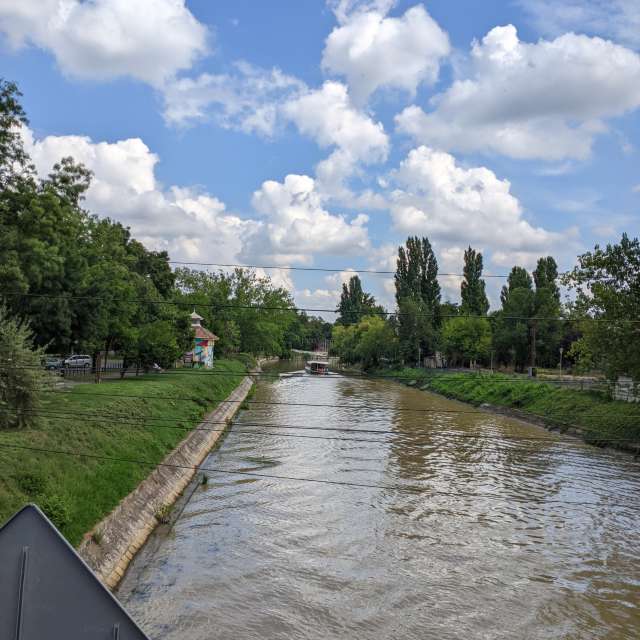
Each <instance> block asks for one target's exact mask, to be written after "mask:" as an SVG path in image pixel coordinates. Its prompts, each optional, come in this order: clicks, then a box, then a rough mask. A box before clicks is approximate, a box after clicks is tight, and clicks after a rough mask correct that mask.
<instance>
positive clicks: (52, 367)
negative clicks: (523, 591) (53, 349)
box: [42, 356, 62, 371]
mask: <svg viewBox="0 0 640 640" xmlns="http://www.w3.org/2000/svg"><path fill="white" fill-rule="evenodd" d="M42 366H43V367H44V368H45V369H46V370H47V371H59V370H60V369H62V358H58V357H57V356H45V357H44V358H43V359H42Z"/></svg>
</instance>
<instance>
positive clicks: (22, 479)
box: [16, 471, 47, 497]
mask: <svg viewBox="0 0 640 640" xmlns="http://www.w3.org/2000/svg"><path fill="white" fill-rule="evenodd" d="M16 483H17V485H18V487H20V490H21V491H23V492H24V493H26V494H27V495H28V496H31V497H36V496H39V495H41V494H43V493H44V492H45V490H46V488H47V480H46V478H45V477H44V476H42V475H40V474H39V473H33V472H30V471H24V472H22V473H20V474H19V475H18V476H17V478H16Z"/></svg>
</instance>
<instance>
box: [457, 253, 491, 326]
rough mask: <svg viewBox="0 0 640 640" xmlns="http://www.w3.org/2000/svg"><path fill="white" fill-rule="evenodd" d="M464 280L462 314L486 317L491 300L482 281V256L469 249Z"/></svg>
mask: <svg viewBox="0 0 640 640" xmlns="http://www.w3.org/2000/svg"><path fill="white" fill-rule="evenodd" d="M463 275H464V280H463V281H462V284H461V285H460V295H461V298H462V305H461V306H462V313H464V314H467V315H472V316H484V315H486V314H487V311H489V300H488V299H487V294H486V292H485V283H484V280H482V277H481V276H482V254H481V253H480V252H476V251H475V249H472V248H471V247H469V248H468V249H467V250H466V251H465V252H464V268H463Z"/></svg>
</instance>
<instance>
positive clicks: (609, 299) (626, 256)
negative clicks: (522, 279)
mask: <svg viewBox="0 0 640 640" xmlns="http://www.w3.org/2000/svg"><path fill="white" fill-rule="evenodd" d="M564 283H565V284H566V285H567V286H569V287H571V288H572V289H574V290H575V291H576V302H575V311H576V314H577V315H578V316H581V317H582V318H583V321H582V323H581V324H582V326H581V329H582V332H583V335H582V337H581V338H580V339H579V340H578V345H576V346H575V347H573V350H574V352H575V353H576V354H577V355H578V356H579V357H580V359H581V360H582V361H583V363H585V360H588V361H589V362H588V364H590V365H595V366H597V367H599V368H601V369H602V370H603V371H604V372H605V374H606V375H607V377H608V378H609V379H611V380H616V379H617V378H618V376H620V375H629V376H631V377H632V378H634V379H635V380H636V381H638V380H640V324H638V322H637V320H638V318H640V242H639V241H638V238H634V239H633V240H631V239H629V237H628V236H627V234H623V235H622V238H621V240H620V242H619V243H617V244H607V246H606V247H604V248H601V247H600V246H599V245H596V246H595V248H594V250H593V251H588V252H586V253H584V254H582V255H581V256H578V265H577V266H576V267H575V268H574V270H573V271H572V272H571V273H570V274H568V275H567V276H565V278H564Z"/></svg>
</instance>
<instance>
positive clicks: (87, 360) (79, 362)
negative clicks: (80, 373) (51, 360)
mask: <svg viewBox="0 0 640 640" xmlns="http://www.w3.org/2000/svg"><path fill="white" fill-rule="evenodd" d="M92 364H93V360H92V359H91V356H86V355H75V356H69V357H68V358H67V359H66V360H65V361H64V366H65V367H69V368H70V369H71V368H78V367H82V368H85V369H88V368H89V367H91V365H92Z"/></svg>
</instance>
